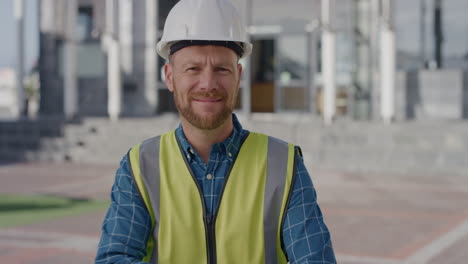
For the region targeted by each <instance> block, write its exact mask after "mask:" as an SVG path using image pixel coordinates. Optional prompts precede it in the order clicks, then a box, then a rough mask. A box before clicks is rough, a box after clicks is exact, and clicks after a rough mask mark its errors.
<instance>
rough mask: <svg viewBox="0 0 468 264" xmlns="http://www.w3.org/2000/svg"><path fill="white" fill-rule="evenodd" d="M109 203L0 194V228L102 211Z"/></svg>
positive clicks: (56, 197) (48, 196)
mask: <svg viewBox="0 0 468 264" xmlns="http://www.w3.org/2000/svg"><path fill="white" fill-rule="evenodd" d="M108 206H109V202H106V201H95V200H86V199H76V198H68V197H58V196H50V195H30V196H29V195H28V196H25V195H4V194H0V228H5V227H12V226H21V225H27V224H31V223H39V222H44V221H47V220H50V219H57V218H61V217H65V216H74V215H80V214H83V213H88V212H93V211H99V210H104V209H106V208H107V207H108Z"/></svg>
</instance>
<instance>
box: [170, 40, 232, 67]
mask: <svg viewBox="0 0 468 264" xmlns="http://www.w3.org/2000/svg"><path fill="white" fill-rule="evenodd" d="M237 59H238V58H237V54H236V53H235V52H234V51H233V50H231V49H230V48H226V47H222V46H216V45H203V46H189V47H185V48H183V49H181V50H178V51H177V52H175V53H174V54H173V55H172V56H171V61H172V62H173V63H177V64H185V63H192V62H193V63H206V62H210V63H216V64H220V63H222V64H232V63H234V64H237Z"/></svg>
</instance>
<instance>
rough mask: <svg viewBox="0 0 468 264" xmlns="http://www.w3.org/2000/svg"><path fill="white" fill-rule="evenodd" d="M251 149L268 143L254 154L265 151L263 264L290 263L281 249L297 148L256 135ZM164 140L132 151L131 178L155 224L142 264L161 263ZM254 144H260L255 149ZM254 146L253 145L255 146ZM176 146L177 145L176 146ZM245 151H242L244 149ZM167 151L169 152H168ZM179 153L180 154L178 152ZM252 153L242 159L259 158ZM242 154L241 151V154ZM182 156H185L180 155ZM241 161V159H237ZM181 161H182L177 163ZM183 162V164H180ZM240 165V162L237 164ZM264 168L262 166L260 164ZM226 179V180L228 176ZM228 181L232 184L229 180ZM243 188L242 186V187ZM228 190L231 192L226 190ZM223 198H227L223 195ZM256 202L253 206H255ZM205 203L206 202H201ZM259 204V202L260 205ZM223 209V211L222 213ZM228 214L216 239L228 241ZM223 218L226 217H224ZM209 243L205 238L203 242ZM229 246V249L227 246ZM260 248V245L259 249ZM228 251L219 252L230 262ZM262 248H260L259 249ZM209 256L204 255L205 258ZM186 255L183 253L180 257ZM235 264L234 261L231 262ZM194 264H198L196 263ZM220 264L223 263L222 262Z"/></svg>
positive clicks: (151, 141) (165, 137)
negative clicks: (162, 157)
mask: <svg viewBox="0 0 468 264" xmlns="http://www.w3.org/2000/svg"><path fill="white" fill-rule="evenodd" d="M249 137H250V143H249V144H250V146H262V145H263V143H261V144H260V145H259V142H263V140H265V146H267V147H266V148H267V149H265V148H263V147H260V148H263V149H262V150H260V151H257V152H255V153H261V152H262V151H266V152H267V154H266V156H267V157H266V160H267V161H266V168H265V174H266V177H265V180H264V183H263V184H264V193H263V197H262V198H263V200H264V201H263V205H258V206H260V208H261V209H262V214H261V215H263V228H261V229H263V230H260V231H262V232H263V238H262V240H263V241H261V242H262V243H260V244H264V245H263V246H264V249H263V250H264V263H267V264H270V263H271V264H284V263H287V260H286V256H285V254H284V252H283V249H282V246H281V229H282V228H281V225H282V224H283V223H282V219H283V215H284V212H285V208H286V206H287V203H288V198H289V195H288V194H289V192H290V186H291V182H292V178H293V167H294V164H293V163H294V154H295V153H294V146H293V145H291V144H287V143H286V142H284V141H281V140H278V139H275V138H273V137H267V136H264V135H261V134H257V133H250V135H249ZM162 138H163V140H164V142H168V140H169V141H171V140H173V141H174V142H175V140H176V139H175V133H174V131H172V132H170V133H166V134H165V135H163V137H162ZM161 140H162V139H161V137H155V138H152V139H149V140H146V141H144V142H143V143H142V144H141V146H140V145H137V146H135V147H134V148H132V150H131V151H130V154H129V156H130V163H131V171H132V175H133V176H134V178H135V182H136V183H137V186H138V189H139V190H140V193H141V194H142V197H143V200H144V202H145V205H146V206H147V208H148V210H149V212H150V215H151V221H152V228H153V235H152V236H150V239H149V240H148V246H147V255H146V257H145V259H144V260H143V261H146V262H150V261H151V263H157V262H158V249H157V248H158V247H157V246H156V247H155V246H154V241H156V243H157V240H158V235H159V234H160V230H159V223H160V196H161V193H160V186H161V183H160V178H161V177H160V168H161V167H160V160H161V159H160V157H159V156H160V151H161V150H160V146H161V145H162V144H166V143H161ZM174 142H172V143H169V145H167V146H172V147H173V146H174ZM255 142H257V143H256V144H257V145H255ZM252 143H254V145H252ZM175 145H177V143H176V144H175ZM165 146H166V145H165ZM241 150H242V148H241ZM166 151H167V150H166ZM177 151H178V152H180V150H178V149H177ZM249 152H252V151H244V152H243V153H244V154H243V155H244V157H243V160H244V161H245V160H247V161H248V160H249V158H255V155H256V154H253V155H254V156H252V157H251V156H250V155H249ZM241 153H242V152H241V151H240V152H239V154H241ZM179 155H182V154H181V153H179ZM238 159H239V157H238ZM178 160H179V159H178ZM179 161H180V160H179ZM236 162H237V160H236ZM260 165H261V164H260ZM179 166H186V165H185V164H183V163H182V164H179ZM226 177H227V176H226ZM226 181H229V179H228V178H227V180H226ZM236 184H239V182H236ZM241 184H242V183H241ZM225 188H228V186H226V187H225ZM222 196H224V194H222ZM227 196H228V197H231V199H232V197H233V194H232V190H231V194H227ZM226 199H227V198H226V197H225V198H224V200H225V201H224V202H222V201H223V198H222V197H220V204H219V207H221V203H222V204H223V206H228V207H229V206H230V205H229V203H230V202H229V200H226ZM257 200H262V199H257ZM254 202H255V201H253V202H252V203H254ZM202 203H203V201H202ZM225 203H228V204H225ZM257 203H258V201H257ZM221 209H222V208H220V210H221ZM228 211H229V210H228V209H226V210H224V211H221V212H220V218H221V220H218V221H220V222H221V223H219V224H218V223H217V226H218V225H219V226H220V227H219V229H220V230H218V228H217V231H216V237H218V235H219V236H220V237H222V238H224V237H226V236H225V234H223V229H224V228H223V225H226V223H228V222H226V218H227V216H228V215H229V213H223V212H228ZM223 215H226V216H224V217H223ZM204 239H206V238H204ZM221 241H222V239H221V240H218V241H217V243H218V244H220V243H222V242H221ZM224 246H226V245H224ZM260 246H261V245H260ZM226 248H228V247H223V248H219V247H218V250H219V251H220V254H221V256H220V257H222V256H224V257H225V258H229V256H230V254H231V252H228V253H226V252H225V251H226V250H225V249H226ZM260 248H261V247H260ZM205 253H206V252H203V255H204V254H205ZM232 253H239V254H242V253H241V252H232ZM181 254H183V253H181ZM231 261H234V263H236V261H235V260H231ZM194 263H195V261H194ZM219 263H221V262H219Z"/></svg>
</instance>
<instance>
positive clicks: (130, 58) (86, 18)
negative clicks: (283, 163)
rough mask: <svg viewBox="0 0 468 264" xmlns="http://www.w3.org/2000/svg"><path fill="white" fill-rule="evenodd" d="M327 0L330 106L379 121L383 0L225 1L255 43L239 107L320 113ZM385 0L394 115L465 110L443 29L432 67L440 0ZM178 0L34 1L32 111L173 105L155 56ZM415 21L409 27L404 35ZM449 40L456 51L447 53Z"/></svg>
mask: <svg viewBox="0 0 468 264" xmlns="http://www.w3.org/2000/svg"><path fill="white" fill-rule="evenodd" d="M325 2H334V5H331V8H330V10H331V11H330V14H329V16H330V21H329V24H327V28H328V29H329V30H330V32H332V33H333V34H334V37H335V43H336V48H334V49H333V52H334V56H335V57H336V63H335V67H334V71H335V77H334V82H335V91H334V94H333V97H334V106H335V107H334V108H336V109H335V111H334V114H335V115H336V116H338V117H339V116H344V117H349V118H353V119H379V117H380V114H381V111H380V108H381V103H382V97H383V96H382V89H381V86H382V84H381V82H380V80H381V79H380V78H382V77H381V75H382V73H381V71H380V68H381V62H382V56H383V55H384V54H385V52H382V50H381V49H382V46H381V44H382V40H381V36H380V32H381V28H382V26H383V25H384V22H383V19H382V18H383V13H385V12H383V6H384V5H385V2H386V1H384V0H339V1H338V0H336V1H320V0H312V1H310V0H294V1H288V2H284V1H273V0H237V1H234V4H235V5H237V7H238V8H239V10H240V11H241V14H242V16H243V17H244V20H245V24H246V25H248V28H249V34H250V38H251V40H252V43H253V44H254V49H253V53H252V55H251V57H250V58H249V59H248V60H245V61H242V64H243V65H244V67H245V69H246V71H245V72H244V73H245V74H244V76H243V80H242V82H241V92H240V98H239V104H238V107H239V110H242V111H244V112H291V111H292V112H310V113H311V114H315V115H320V114H321V113H323V110H324V104H325V103H326V100H324V91H325V90H326V89H325V88H324V87H326V85H325V81H326V78H324V76H323V74H322V72H323V69H324V67H325V68H326V67H328V66H326V65H327V64H326V63H327V62H326V61H324V59H323V58H324V57H323V56H322V55H321V54H322V53H323V50H324V49H323V45H322V43H324V42H323V41H322V38H323V31H324V30H325V28H326V27H325V26H324V25H325V24H324V18H323V14H324V13H323V6H322V3H325ZM390 2H392V3H393V6H392V7H391V9H389V10H391V15H389V21H390V20H391V21H390V22H389V23H390V24H389V25H390V26H391V28H390V29H391V30H392V31H394V32H396V41H395V42H396V52H395V56H394V57H395V60H396V65H395V67H396V70H397V71H396V74H395V76H394V78H393V79H395V84H394V85H393V87H394V91H393V92H394V100H393V101H391V103H392V104H393V105H394V112H393V118H394V119H399V120H406V119H416V118H420V119H424V118H429V119H430V118H436V119H437V118H442V119H460V118H466V117H468V110H467V105H468V99H467V97H468V95H467V94H468V92H467V91H468V90H467V83H468V82H467V78H466V74H464V72H465V70H466V69H467V68H468V63H467V59H468V48H464V47H459V46H457V45H456V44H455V43H453V42H454V40H452V39H450V40H448V39H447V38H446V40H445V43H447V45H448V46H450V49H451V50H450V52H447V55H446V61H447V63H446V65H445V67H444V68H442V69H436V68H430V67H432V66H431V65H433V64H434V63H433V59H432V55H431V52H432V50H434V49H435V47H432V44H431V43H434V41H432V38H433V37H432V35H433V34H432V33H431V32H432V25H433V24H434V23H433V22H434V21H435V17H436V15H435V14H436V13H434V12H432V10H435V9H434V7H435V3H436V2H437V0H421V1H419V2H418V1H410V2H411V3H408V1H404V0H394V1H390ZM415 2H418V3H416V4H415ZM464 2H465V1H463V0H447V1H444V4H445V7H446V10H447V12H451V13H450V14H452V13H454V14H455V13H456V14H458V13H457V12H458V11H457V10H465V11H468V4H466V3H464ZM175 3H176V1H157V0H144V1H137V0H106V1H102V0H71V1H61V0H41V4H40V31H41V37H40V44H41V48H40V73H41V104H40V111H41V113H42V114H45V115H63V114H65V115H66V116H68V117H73V116H111V117H112V116H114V117H119V116H151V115H155V114H157V113H160V112H165V111H175V107H174V104H173V101H172V95H171V94H170V93H169V91H168V90H167V89H166V87H165V84H164V81H163V79H162V76H161V72H162V66H163V64H164V61H163V60H162V59H161V58H159V57H158V56H157V55H156V52H155V45H156V43H157V40H158V39H159V38H160V37H161V35H162V29H163V25H164V21H165V17H166V16H167V14H168V12H169V10H170V9H171V8H172V6H173V5H174V4H175ZM71 18H73V19H71ZM443 21H446V24H444V25H443V26H444V27H450V26H451V24H450V23H456V24H457V27H456V28H457V30H458V31H457V32H463V31H464V30H466V31H465V33H466V35H465V37H464V38H465V39H466V42H467V43H468V38H466V37H467V36H468V22H466V21H464V20H453V19H452V18H449V16H447V18H446V19H445V20H443ZM327 23H328V22H327ZM460 23H461V24H463V25H461V26H460V25H458V24H460ZM414 25H421V26H420V27H419V28H414ZM423 26H424V27H423ZM412 27H413V30H412V31H411V32H413V36H409V34H410V33H408V32H409V30H408V28H412ZM447 31H448V32H451V31H450V30H447ZM415 34H416V36H419V37H416V36H415ZM449 35H450V34H447V36H449ZM410 37H411V38H410ZM418 40H419V42H418ZM414 43H416V44H414ZM423 44H424V45H423ZM449 44H450V45H449ZM415 46H416V47H415ZM453 47H456V49H459V51H457V52H453ZM446 49H447V48H446ZM70 54H74V55H70ZM433 79H436V80H438V82H434V81H432V80H433ZM447 83H449V84H450V87H449V88H447V87H446V86H447V85H445V84H447ZM460 98H461V99H460ZM442 112H443V113H445V114H440V113H442Z"/></svg>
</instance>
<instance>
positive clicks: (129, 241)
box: [96, 156, 151, 264]
mask: <svg viewBox="0 0 468 264" xmlns="http://www.w3.org/2000/svg"><path fill="white" fill-rule="evenodd" d="M129 167H130V166H129V164H128V161H127V156H125V157H124V158H123V159H122V161H121V162H120V168H119V169H118V170H117V172H116V175H115V182H114V185H113V186H112V193H111V204H110V207H109V210H108V211H107V214H106V217H105V219H104V223H103V224H102V235H101V240H100V242H99V247H98V252H97V255H96V264H114V263H115V264H124V263H134V264H144V263H143V262H141V260H142V259H143V258H144V256H145V255H146V243H147V240H148V237H149V234H150V232H151V218H150V215H149V213H148V211H147V210H146V207H145V204H144V202H143V200H142V198H141V196H140V194H139V192H138V189H137V187H136V184H135V182H134V180H133V177H132V176H131V174H130V169H129Z"/></svg>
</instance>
